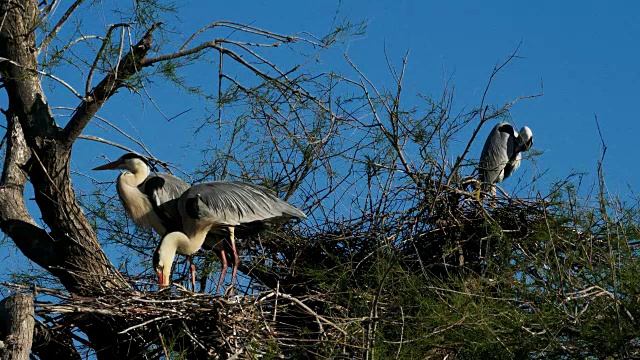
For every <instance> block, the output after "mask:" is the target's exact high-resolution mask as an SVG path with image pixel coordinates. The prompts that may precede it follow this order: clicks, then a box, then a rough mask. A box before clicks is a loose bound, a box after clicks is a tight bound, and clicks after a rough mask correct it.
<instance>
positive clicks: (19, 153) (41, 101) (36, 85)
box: [0, 0, 156, 359]
mask: <svg viewBox="0 0 640 360" xmlns="http://www.w3.org/2000/svg"><path fill="white" fill-rule="evenodd" d="M38 17H39V9H38V1H35V0H26V1H12V0H0V19H2V26H0V76H1V77H2V85H3V86H4V89H5V91H6V92H7V97H8V104H9V105H8V109H5V110H2V112H3V113H4V114H5V116H6V119H7V147H6V155H5V160H4V168H3V172H2V177H1V178H0V230H2V232H4V233H5V234H6V235H8V236H9V237H10V238H11V239H12V240H13V241H14V242H15V244H16V245H17V246H18V248H19V249H20V250H21V251H22V253H23V254H24V255H25V256H27V257H28V258H29V259H30V260H31V261H33V262H35V263H36V264H38V265H39V266H42V267H43V268H44V269H46V270H48V271H49V272H51V274H53V275H54V276H56V277H57V278H59V279H60V282H61V284H62V285H63V286H64V287H65V288H66V289H67V290H68V291H70V292H71V293H74V294H77V295H84V296H95V295H96V294H99V293H105V292H110V291H114V290H118V291H122V290H124V291H128V290H129V289H130V286H129V284H128V283H127V281H126V280H125V279H124V278H123V277H122V275H121V274H120V273H119V272H118V271H117V269H115V268H114V266H113V265H112V264H111V262H110V261H109V259H108V258H107V256H106V255H105V253H104V251H103V250H102V248H101V246H100V244H99V243H98V240H97V237H96V234H95V231H94V230H93V228H92V227H91V224H90V223H89V221H88V220H87V218H86V216H85V215H84V212H83V210H82V208H81V206H80V204H79V203H78V200H77V198H76V195H75V192H74V188H73V185H72V183H71V175H70V160H71V149H72V146H73V143H74V140H75V139H76V138H77V137H78V136H79V135H80V133H81V132H82V131H83V129H84V127H85V126H86V125H87V124H88V123H89V121H90V120H91V118H93V116H94V115H95V114H96V112H97V111H98V110H99V109H100V108H101V107H102V105H103V104H104V103H105V102H106V101H107V100H108V99H109V98H110V97H111V96H112V95H113V94H115V93H116V92H117V91H118V89H119V88H121V87H122V86H124V85H125V82H126V81H127V80H129V79H130V78H131V76H132V75H134V74H135V73H136V72H137V71H139V69H141V68H142V65H141V62H142V61H143V60H144V59H145V58H146V55H147V52H148V51H149V50H150V49H151V45H152V36H151V35H152V32H153V30H154V29H155V28H156V26H153V27H152V28H151V29H149V30H148V32H147V33H146V35H145V36H144V37H143V38H142V39H141V40H140V41H139V42H138V43H137V44H136V45H135V46H133V47H132V48H131V49H130V51H129V52H128V53H127V54H126V55H125V56H123V58H122V60H121V61H120V64H119V66H118V67H116V68H114V69H112V70H111V71H109V72H107V74H106V75H105V77H104V78H103V79H102V80H101V81H100V82H99V83H98V84H97V85H96V86H95V87H94V88H93V89H92V90H91V92H90V93H89V94H87V95H86V96H85V98H83V99H82V100H81V101H80V104H79V105H78V106H77V109H76V112H75V113H74V115H73V117H72V118H71V119H70V121H69V123H68V124H67V126H66V127H65V128H64V129H61V128H60V127H58V126H57V125H56V123H55V121H54V119H53V116H52V114H51V110H50V107H49V104H48V103H47V99H46V96H45V95H44V90H43V88H42V85H41V81H40V78H39V74H38V71H39V70H38V59H37V44H36V31H37V30H38V29H39V24H40V19H39V18H38ZM27 181H30V182H31V184H32V185H33V189H34V194H35V201H36V203H37V205H38V207H39V210H40V212H41V215H42V220H43V221H44V222H45V223H46V225H47V226H48V228H49V230H48V231H47V230H45V229H44V228H43V227H41V226H39V225H38V223H37V222H36V221H35V220H34V219H33V217H32V216H31V214H30V213H29V211H28V209H27V205H26V201H25V198H24V189H25V185H26V183H27ZM125 325H126V324H118V326H125ZM78 326H79V327H80V328H81V330H82V331H84V332H85V333H86V335H87V337H88V338H89V340H90V341H91V343H92V344H94V345H95V349H96V355H97V357H98V358H99V359H103V358H104V359H114V358H130V357H132V356H133V355H139V354H141V353H142V351H143V349H141V348H138V347H137V345H138V344H137V343H135V342H132V341H127V339H120V338H119V337H118V335H117V330H116V329H112V327H113V326H114V324H112V323H111V322H110V319H109V318H105V317H100V316H96V317H95V318H92V319H88V321H86V322H82V323H79V324H78ZM116 328H117V326H116Z"/></svg>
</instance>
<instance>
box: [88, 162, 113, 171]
mask: <svg viewBox="0 0 640 360" xmlns="http://www.w3.org/2000/svg"><path fill="white" fill-rule="evenodd" d="M118 166H120V161H118V160H116V161H114V162H110V163H108V164H104V165H100V166H98V167H94V168H93V169H91V170H114V169H117V168H118Z"/></svg>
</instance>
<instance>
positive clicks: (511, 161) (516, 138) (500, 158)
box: [478, 122, 533, 192]
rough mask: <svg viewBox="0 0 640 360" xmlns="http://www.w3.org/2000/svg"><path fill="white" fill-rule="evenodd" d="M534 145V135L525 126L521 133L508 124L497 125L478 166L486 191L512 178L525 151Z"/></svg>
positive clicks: (485, 145)
mask: <svg viewBox="0 0 640 360" xmlns="http://www.w3.org/2000/svg"><path fill="white" fill-rule="evenodd" d="M532 145H533V134H532V132H531V130H530V129H529V128H528V127H526V126H524V127H523V128H522V129H521V130H520V132H519V133H517V132H515V130H514V128H513V126H511V125H510V124H509V123H507V122H502V123H499V124H497V125H496V126H495V127H494V128H493V129H492V130H491V133H490V134H489V136H488V137H487V141H486V142H485V144H484V147H483V148H482V153H481V155H480V162H479V166H478V170H479V180H480V181H481V182H482V189H483V190H484V191H491V192H493V191H494V190H495V187H494V185H495V184H496V183H499V182H501V181H503V180H504V179H506V178H508V177H509V176H511V174H512V173H513V172H514V171H515V170H516V169H517V168H518V167H519V166H520V160H521V158H522V155H521V154H520V153H521V152H523V151H527V150H529V149H530V148H531V146H532Z"/></svg>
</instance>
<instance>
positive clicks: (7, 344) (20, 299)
mask: <svg viewBox="0 0 640 360" xmlns="http://www.w3.org/2000/svg"><path fill="white" fill-rule="evenodd" d="M34 324H35V319H34V317H33V296H32V295H31V294H25V293H16V294H13V295H11V296H9V297H7V298H5V299H4V300H2V301H0V340H1V341H2V342H3V345H4V346H3V348H2V349H0V360H5V359H6V360H28V359H29V353H30V352H31V344H32V342H33V328H34Z"/></svg>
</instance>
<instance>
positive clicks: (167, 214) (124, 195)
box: [93, 153, 189, 236]
mask: <svg viewBox="0 0 640 360" xmlns="http://www.w3.org/2000/svg"><path fill="white" fill-rule="evenodd" d="M93 170H124V171H123V172H122V173H121V174H120V175H119V176H118V180H117V181H116V190H117V191H118V196H119V197H120V201H121V202H122V206H123V207H124V209H125V210H126V212H127V214H128V215H129V217H130V218H131V219H132V220H133V222H135V223H136V224H137V225H139V226H142V227H151V228H153V230H155V232H156V233H158V235H160V236H164V235H165V234H166V233H167V232H171V231H177V230H180V229H181V228H182V224H181V220H180V214H179V213H178V209H177V206H176V204H175V202H177V200H176V199H178V198H179V197H180V195H182V194H183V193H184V192H185V191H186V190H187V189H189V184H187V183H186V182H184V181H182V180H181V179H179V178H177V177H175V176H173V175H170V174H166V173H153V174H151V171H150V170H149V164H148V161H147V159H146V158H145V157H143V156H141V155H138V154H135V153H128V154H124V155H122V156H121V157H120V158H118V159H117V160H115V161H113V162H110V163H108V164H104V165H101V166H98V167H95V168H93Z"/></svg>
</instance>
